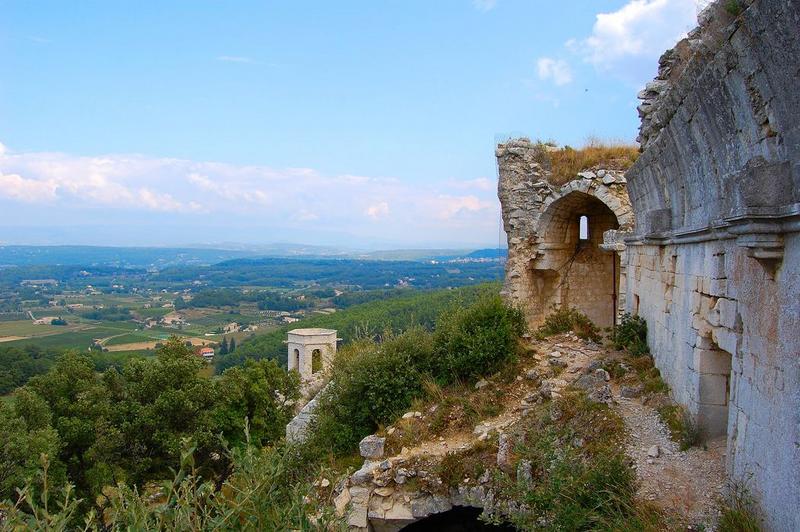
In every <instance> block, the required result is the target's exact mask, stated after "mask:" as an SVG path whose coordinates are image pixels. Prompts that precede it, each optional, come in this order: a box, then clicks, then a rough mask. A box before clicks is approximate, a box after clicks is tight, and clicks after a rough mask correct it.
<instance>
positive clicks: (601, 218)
mask: <svg viewBox="0 0 800 532" xmlns="http://www.w3.org/2000/svg"><path fill="white" fill-rule="evenodd" d="M540 152H541V146H537V145H536V144H535V143H532V142H530V140H528V139H515V140H510V141H508V142H506V143H505V144H500V145H499V146H498V148H497V151H496V156H497V164H498V173H499V176H500V182H499V184H498V197H499V198H500V203H501V205H502V214H503V228H504V229H505V232H506V235H507V237H508V261H507V262H506V278H505V284H504V286H503V295H504V297H505V298H506V300H507V301H509V302H510V303H512V304H514V305H516V306H518V307H520V308H521V309H522V310H523V311H524V312H525V314H526V316H527V318H528V324H529V325H530V326H531V327H537V326H539V325H541V323H542V322H543V321H544V318H545V316H546V315H547V314H548V313H549V312H551V310H552V308H553V306H554V305H555V306H557V307H558V306H565V305H570V306H577V307H578V308H581V305H576V304H574V303H575V302H577V299H578V298H577V297H574V298H573V297H572V296H570V295H569V294H568V292H569V289H572V294H573V295H575V294H577V293H578V292H577V289H578V287H577V284H576V283H577V281H583V282H586V283H589V282H590V281H591V280H592V279H595V278H597V274H596V272H594V273H592V271H591V268H588V267H585V268H584V271H585V276H584V277H583V278H581V277H574V278H573V279H571V280H568V281H569V282H568V284H569V285H571V286H569V287H568V289H565V283H564V278H563V277H564V276H563V272H562V271H561V270H562V268H563V267H564V264H565V261H566V260H567V259H569V258H570V257H571V256H572V254H573V252H574V251H575V248H576V247H577V241H578V236H579V234H578V231H579V229H578V228H579V223H580V221H579V220H580V216H581V215H585V216H587V217H588V218H589V223H590V233H591V235H590V238H589V239H588V241H587V243H586V245H585V247H584V248H583V250H584V253H585V255H586V256H585V257H582V258H587V259H588V255H593V256H594V259H595V260H596V261H602V263H603V264H604V265H606V266H609V267H610V269H612V270H615V271H612V272H611V273H608V275H607V276H606V277H607V283H606V284H607V285H608V286H606V287H603V286H600V287H599V288H598V286H597V284H596V283H595V285H592V286H593V287H594V289H595V292H596V291H597V290H605V292H604V293H603V295H602V297H603V301H604V302H603V308H605V311H604V312H603V313H600V312H597V313H595V316H594V317H593V316H591V315H590V317H593V320H596V321H599V323H598V325H603V326H609V325H613V324H614V323H616V322H617V321H618V319H619V316H620V315H621V314H622V309H624V304H625V296H624V294H625V292H624V291H622V290H620V287H621V286H624V285H625V283H626V282H627V279H626V269H625V265H626V263H627V260H626V257H625V254H626V251H625V244H624V238H625V236H626V235H627V234H629V233H630V232H632V230H633V228H634V222H635V220H634V214H633V210H632V208H631V202H630V199H629V198H628V191H627V181H626V179H625V173H624V171H623V170H621V169H619V168H603V167H594V168H592V169H587V170H585V171H582V172H580V173H577V174H576V176H575V179H573V180H571V181H569V182H567V183H566V184H564V185H560V184H555V183H554V182H553V178H552V175H551V173H550V170H548V168H549V164H548V162H547V160H544V159H547V158H546V157H545V156H543V155H542V154H541V153H540ZM582 210H583V211H584V212H578V211H582ZM573 222H574V226H573V225H572V223H573ZM598 222H599V223H598ZM612 222H613V223H612ZM573 227H574V232H575V233H574V242H573V241H572V240H573V238H572V236H573V235H572V233H570V234H567V232H568V231H572V230H573ZM570 246H572V247H570ZM565 254H566V257H564V255H565ZM576 271H577V270H576ZM612 278H613V279H614V282H613V283H612V282H611V280H612ZM613 285H616V286H613ZM595 296H596V297H600V296H597V295H596V294H595ZM612 296H615V297H616V305H614V303H613V298H612ZM598 304H599V303H598Z"/></svg>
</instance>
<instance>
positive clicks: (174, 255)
mask: <svg viewBox="0 0 800 532" xmlns="http://www.w3.org/2000/svg"><path fill="white" fill-rule="evenodd" d="M254 255H256V253H254V252H252V251H240V250H223V249H199V248H198V249H195V248H137V247H110V246H108V247H106V246H0V266H34V265H60V266H111V267H118V268H150V267H154V268H159V269H162V268H167V267H170V266H187V265H188V266H201V265H209V264H216V263H218V262H222V261H226V260H233V259H240V258H245V257H252V256H254Z"/></svg>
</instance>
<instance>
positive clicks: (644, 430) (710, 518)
mask: <svg viewBox="0 0 800 532" xmlns="http://www.w3.org/2000/svg"><path fill="white" fill-rule="evenodd" d="M616 400H617V402H618V403H619V404H618V406H617V409H618V411H619V413H620V414H621V415H622V417H623V419H624V420H625V425H626V427H627V428H628V435H627V436H628V437H627V442H626V449H625V450H626V453H627V454H628V456H630V457H631V458H632V459H633V460H634V467H635V468H636V476H637V477H638V479H639V496H640V497H641V498H642V499H645V500H649V501H651V502H653V504H655V505H656V506H658V507H660V508H664V509H669V510H671V511H673V512H677V513H678V515H681V516H684V517H685V521H686V524H687V525H698V524H703V525H705V530H713V523H714V522H715V521H716V518H717V514H718V512H717V510H716V507H717V502H718V498H719V496H720V494H721V491H722V488H723V487H724V479H725V440H724V439H720V440H715V441H712V442H709V443H708V444H707V450H705V449H702V448H698V447H693V448H691V449H688V450H686V451H680V450H679V449H678V444H677V443H675V442H674V441H672V440H671V439H670V437H669V429H667V427H666V426H665V425H664V424H663V423H662V422H661V419H660V418H659V416H658V414H657V413H656V412H655V410H653V409H652V408H650V407H648V406H645V405H642V404H641V403H640V402H639V401H637V400H635V399H630V400H629V399H623V398H620V397H617V398H616ZM654 446H657V447H658V453H657V454H658V456H652V455H653V454H656V453H655V452H653V451H654V450H655V449H654ZM648 453H649V454H648Z"/></svg>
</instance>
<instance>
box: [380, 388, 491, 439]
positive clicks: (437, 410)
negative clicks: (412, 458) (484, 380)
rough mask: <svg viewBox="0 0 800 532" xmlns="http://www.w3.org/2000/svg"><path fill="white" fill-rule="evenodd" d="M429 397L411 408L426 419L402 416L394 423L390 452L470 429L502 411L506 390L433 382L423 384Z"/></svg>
mask: <svg viewBox="0 0 800 532" xmlns="http://www.w3.org/2000/svg"><path fill="white" fill-rule="evenodd" d="M424 387H425V392H426V399H425V400H421V399H417V400H416V401H414V404H413V405H412V406H411V410H412V411H420V412H423V413H424V414H425V417H424V418H423V419H415V418H412V419H402V420H398V421H397V422H396V423H395V428H396V431H395V432H394V433H393V434H392V435H391V436H387V438H386V448H387V451H388V452H389V454H397V453H399V452H400V451H401V449H402V448H403V447H414V446H416V445H419V444H420V443H421V442H424V441H431V440H433V439H435V438H436V437H438V436H442V435H445V434H454V433H458V432H463V431H471V430H472V429H473V427H475V425H476V424H478V423H479V422H480V421H481V420H483V419H488V418H492V417H495V416H497V415H499V414H501V413H502V412H503V408H504V404H503V402H502V398H503V396H504V393H505V390H504V389H503V388H501V387H496V386H487V387H486V388H484V389H482V390H475V389H474V387H472V386H468V385H465V384H461V383H457V384H454V385H450V386H447V387H444V388H442V387H440V386H438V385H437V384H436V383H435V382H434V381H432V380H427V381H426V382H425V384H424Z"/></svg>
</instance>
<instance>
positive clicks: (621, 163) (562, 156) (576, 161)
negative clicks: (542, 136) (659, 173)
mask: <svg viewBox="0 0 800 532" xmlns="http://www.w3.org/2000/svg"><path fill="white" fill-rule="evenodd" d="M545 153H546V155H547V159H548V160H549V161H550V166H551V172H552V174H551V176H550V179H549V181H550V183H552V184H553V185H563V184H565V183H568V182H569V181H572V180H573V179H576V178H577V176H578V172H582V171H584V170H590V169H593V168H598V167H603V168H604V169H608V170H621V171H625V170H627V169H628V168H630V167H631V165H633V163H635V162H636V159H637V158H638V157H639V147H638V146H634V145H626V144H613V143H603V142H600V141H596V140H590V141H589V142H587V144H586V146H584V147H582V148H579V149H574V148H571V147H569V146H565V147H563V148H560V149H558V150H545Z"/></svg>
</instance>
